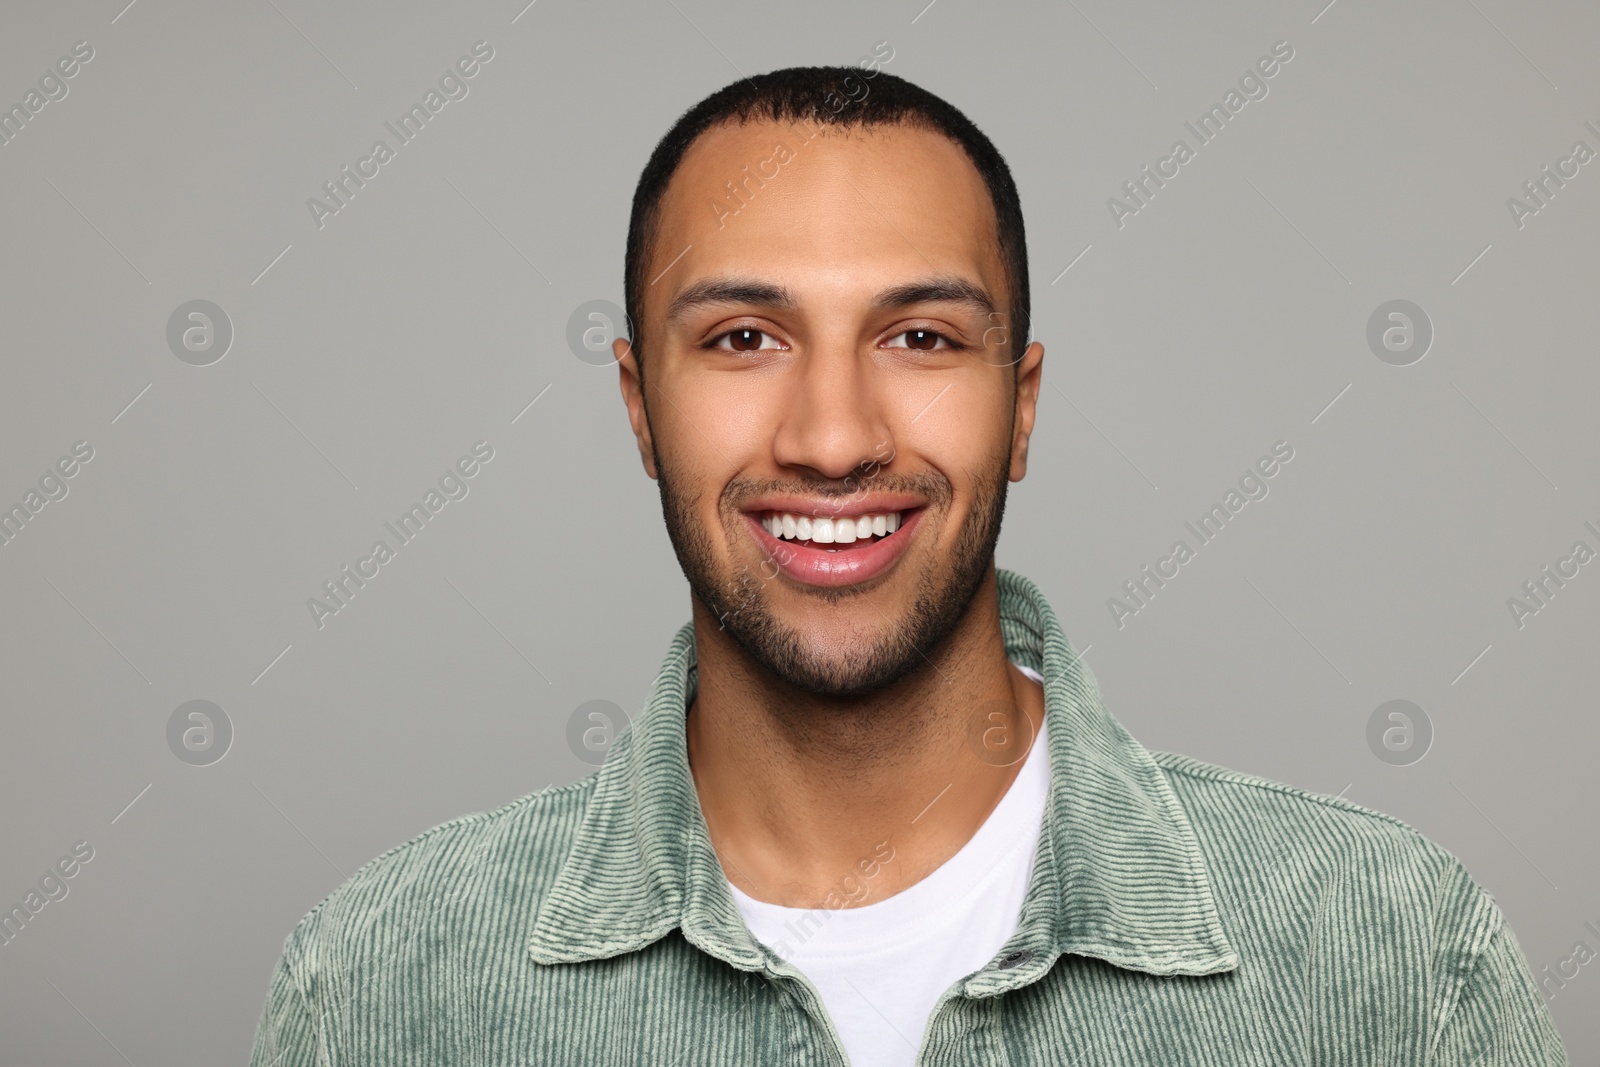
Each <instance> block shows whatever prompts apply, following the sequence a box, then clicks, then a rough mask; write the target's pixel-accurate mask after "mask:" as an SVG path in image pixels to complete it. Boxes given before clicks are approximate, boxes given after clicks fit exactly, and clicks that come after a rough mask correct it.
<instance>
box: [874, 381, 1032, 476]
mask: <svg viewBox="0 0 1600 1067" xmlns="http://www.w3.org/2000/svg"><path fill="white" fill-rule="evenodd" d="M1005 373H1006V374H1010V373H1011V371H1010V370H1009V369H1006V370H1005ZM975 377H976V376H974V378H975ZM946 386H948V388H946ZM941 390H943V392H942V393H941ZM903 394H904V398H905V399H904V400H903V401H902V402H901V403H900V404H899V405H898V407H899V408H900V409H901V413H900V414H899V415H898V417H897V419H896V422H895V424H894V425H895V443H896V446H897V447H898V448H900V449H902V450H905V451H908V452H914V453H915V454H917V455H919V456H921V457H923V459H924V460H925V461H926V462H928V463H929V464H931V465H932V466H934V467H937V468H938V469H939V470H941V471H943V472H944V474H945V476H946V477H947V478H949V479H950V480H951V482H952V484H953V485H954V486H955V488H956V491H957V493H958V494H960V493H961V492H962V490H963V482H965V481H968V480H970V478H971V477H972V476H973V475H974V474H975V473H977V472H987V471H988V470H989V468H990V467H991V466H992V465H993V464H994V463H996V462H998V459H999V457H1002V456H1004V455H1006V454H1008V453H1009V451H1010V446H1011V440H1010V434H1009V429H1010V426H1011V407H1010V403H1011V401H1010V393H1009V391H1008V390H1002V389H996V388H995V387H994V386H993V384H992V383H990V382H988V381H983V380H973V379H972V378H965V377H957V378H951V379H949V380H947V381H942V382H939V381H931V380H930V381H925V382H915V383H912V384H908V385H907V386H906V387H905V389H904V390H903Z"/></svg>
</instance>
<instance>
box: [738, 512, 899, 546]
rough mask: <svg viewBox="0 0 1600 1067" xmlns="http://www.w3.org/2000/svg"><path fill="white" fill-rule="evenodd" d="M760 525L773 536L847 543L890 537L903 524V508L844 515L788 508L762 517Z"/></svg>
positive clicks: (797, 539)
mask: <svg viewBox="0 0 1600 1067" xmlns="http://www.w3.org/2000/svg"><path fill="white" fill-rule="evenodd" d="M761 528H762V529H764V530H766V531H767V532H768V533H769V534H771V535H772V536H773V537H781V538H783V539H784V540H786V541H812V542H815V543H817V544H819V545H831V544H835V543H837V544H841V545H848V544H851V543H852V542H855V541H864V540H866V539H867V538H870V537H873V536H877V537H887V536H888V535H889V534H892V533H894V532H895V531H896V530H898V529H899V528H900V512H898V511H885V512H879V513H877V514H874V515H852V516H847V517H841V518H831V517H823V516H820V515H818V516H811V515H798V514H795V513H794V512H788V511H785V512H772V513H769V514H767V515H764V516H763V517H762V519H761Z"/></svg>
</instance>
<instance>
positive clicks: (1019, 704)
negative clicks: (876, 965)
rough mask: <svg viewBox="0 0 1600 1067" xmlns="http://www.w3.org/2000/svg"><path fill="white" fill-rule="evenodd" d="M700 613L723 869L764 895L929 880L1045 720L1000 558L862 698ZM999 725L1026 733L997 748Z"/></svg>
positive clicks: (827, 895)
mask: <svg viewBox="0 0 1600 1067" xmlns="http://www.w3.org/2000/svg"><path fill="white" fill-rule="evenodd" d="M694 611H695V652H696V658H697V663H698V671H699V684H698V692H697V695H696V698H695V701H694V703H693V705H691V706H690V708H689V712H688V720H687V724H686V728H687V731H688V736H687V742H688V752H689V766H690V770H691V772H692V773H693V775H694V781H695V788H696V790H697V791H698V793H699V796H700V807H701V810H702V812H703V813H704V815H705V819H706V826H707V828H708V830H709V832H710V836H711V843H712V846H713V847H714V848H715V849H716V852H717V855H718V857H719V859H721V861H722V867H723V870H724V871H725V872H726V874H727V876H728V879H729V881H731V882H732V883H733V884H734V885H735V886H737V887H738V888H739V889H741V890H742V891H744V892H745V893H747V894H749V895H750V896H752V897H754V898H755V899H757V900H763V901H767V902H769V903H774V904H782V905H786V906H790V907H805V908H815V907H856V906H860V905H863V904H869V903H872V902H874V901H877V900H881V899H883V898H885V897H889V896H893V895H894V894H895V893H898V892H900V891H901V890H903V889H906V888H908V887H909V886H911V885H914V884H916V883H917V882H919V881H921V880H922V879H923V878H924V877H926V876H927V875H928V874H929V873H931V872H932V871H933V870H934V869H936V868H937V867H939V866H940V865H941V864H943V863H944V862H945V861H946V860H948V859H949V858H950V857H951V856H953V855H955V854H956V852H958V851H960V849H961V847H962V846H963V845H964V844H966V842H967V841H968V840H969V839H970V838H971V837H972V835H973V834H974V833H975V832H976V831H977V830H978V828H979V827H980V826H982V825H983V822H984V820H985V819H987V818H988V817H989V814H990V813H991V812H992V811H993V810H994V808H995V806H996V805H997V804H999V802H1000V800H1001V798H1002V797H1004V796H1005V793H1006V790H1007V789H1008V788H1010V785H1011V783H1012V781H1013V780H1014V779H1015V778H1016V775H1017V773H1018V771H1020V769H1021V767H1022V762H1023V756H1024V754H1025V752H1026V746H1027V744H1028V742H1029V741H1031V739H1032V738H1034V737H1036V736H1038V731H1039V727H1040V725H1041V724H1042V723H1043V721H1044V692H1043V690H1042V689H1041V688H1040V686H1039V685H1038V683H1036V682H1034V681H1032V680H1031V679H1029V678H1027V677H1026V676H1025V675H1023V674H1022V673H1021V672H1020V671H1018V670H1017V669H1016V667H1015V666H1014V665H1012V664H1011V663H1010V662H1009V661H1008V660H1007V658H1006V652H1005V645H1004V641H1003V640H1002V637H1001V633H1000V605H999V595H998V588H997V585H996V579H995V572H994V568H993V567H992V566H991V567H990V569H989V573H988V575H987V576H986V577H985V579H984V581H983V584H982V585H981V586H980V587H979V590H978V594H977V595H976V596H975V597H974V598H973V601H972V604H971V605H970V606H969V608H968V610H967V612H966V615H965V616H964V617H963V619H962V621H961V622H960V624H959V625H958V626H957V627H956V630H955V631H954V632H953V633H952V634H951V635H950V636H949V637H948V638H946V639H945V640H944V641H943V642H942V643H941V644H940V645H939V646H938V647H937V648H933V649H924V650H923V653H924V655H923V656H922V657H919V660H920V662H919V665H918V667H917V669H916V670H914V671H912V672H911V673H910V674H909V675H907V676H906V677H905V678H903V679H901V680H900V681H899V682H896V683H895V684H893V685H891V686H888V687H887V688H885V689H883V690H881V691H879V692H877V693H873V694H871V695H869V696H865V697H861V698H859V699H838V698H833V697H826V696H821V695H819V694H816V693H813V692H809V691H806V690H801V689H796V688H795V687H793V686H791V685H789V684H788V683H787V682H785V681H784V680H782V679H780V678H778V677H776V676H775V675H773V674H771V673H770V672H769V671H767V670H766V669H765V668H764V667H762V666H760V665H759V664H757V663H755V662H754V661H753V660H751V659H750V658H749V656H747V655H746V654H745V653H744V651H743V650H742V649H740V648H739V647H738V646H737V645H736V644H734V642H733V641H732V640H731V639H730V638H729V636H728V635H727V634H726V633H725V632H723V631H722V630H721V629H720V628H719V627H718V626H717V624H716V619H715V617H714V616H712V615H711V613H710V612H708V611H706V610H705V609H704V607H703V606H702V605H701V604H700V603H699V602H698V600H696V602H695V605H694ZM986 731H987V737H988V738H989V739H990V740H992V739H993V738H995V737H997V736H1002V733H1001V732H1002V731H1003V735H1004V736H1010V737H1013V738H1015V739H1017V741H1018V744H1017V745H1015V746H1014V747H1012V748H1011V749H1008V750H1006V751H1003V752H998V753H997V752H995V751H993V750H992V749H991V750H988V752H987V758H985V751H986V750H985V749H983V747H982V745H983V740H984V738H985V736H986ZM891 857H892V858H891Z"/></svg>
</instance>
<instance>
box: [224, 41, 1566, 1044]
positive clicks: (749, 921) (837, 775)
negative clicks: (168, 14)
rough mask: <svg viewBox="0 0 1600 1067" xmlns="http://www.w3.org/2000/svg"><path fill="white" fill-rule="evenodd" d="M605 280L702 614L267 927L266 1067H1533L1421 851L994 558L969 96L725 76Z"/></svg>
mask: <svg viewBox="0 0 1600 1067" xmlns="http://www.w3.org/2000/svg"><path fill="white" fill-rule="evenodd" d="M626 275H627V278H626V284H627V299H628V305H629V317H630V319H631V321H632V324H633V327H634V330H633V336H632V339H631V343H630V342H629V341H628V340H626V339H619V340H618V341H617V344H616V346H615V351H616V356H617V362H618V366H619V369H620V374H621V385H622V393H623V397H624V400H625V402H626V405H627V411H628V418H629V420H630V422H631V424H632V428H633V432H634V435H635V437H636V438H637V442H638V447H639V454H640V457H641V459H642V460H643V463H644V468H645V470H646V472H647V473H648V474H649V475H650V476H651V477H652V478H655V479H656V480H657V482H658V483H659V486H660V492H661V499H662V508H663V513H664V515H665V518H666V525H667V529H668V532H669V534H670V536H671V539H672V544H673V547H674V548H675V550H676V552H677V556H678V559H679V561H680V563H681V565H682V567H683V570H684V574H685V575H686V577H687V578H688V581H689V585H690V588H691V589H692V591H693V594H694V596H693V599H692V602H691V607H692V610H693V616H692V622H691V623H689V624H688V625H686V626H685V627H684V628H683V629H682V630H680V631H679V633H678V635H677V637H676V639H675V640H674V641H673V643H672V645H671V647H670V649H669V650H668V653H667V656H666V659H665V662H664V665H663V667H662V669H661V673H660V675H659V676H658V678H657V681H656V683H655V686H654V691H653V693H652V695H651V697H650V699H649V702H648V704H647V706H646V708H645V709H644V711H643V712H642V713H641V714H640V716H639V717H638V719H637V720H636V721H635V722H634V724H633V726H632V728H631V729H630V730H629V731H628V732H627V733H626V734H624V735H623V736H622V737H621V738H620V739H619V740H618V741H617V743H616V745H615V747H614V748H613V750H612V752H611V753H610V756H609V758H608V760H607V763H606V765H605V766H604V767H603V768H602V769H601V770H600V771H599V772H598V773H597V774H595V775H592V776H590V777H588V778H585V779H583V780H582V781H579V782H576V783H573V784H572V785H569V786H566V787H564V788H561V789H554V790H548V791H545V792H542V793H538V794H534V795H532V796H528V797H524V798H523V799H521V800H519V801H516V802H515V803H512V804H510V805H508V806H507V807H504V808H501V809H500V810H498V811H494V812H489V813H486V814H479V815H473V816H468V817H466V818H464V819H461V820H458V821H456V822H452V823H447V824H445V825H443V826H440V827H436V828H435V829H433V830H430V831H429V832H427V833H425V834H423V835H422V836H421V837H418V838H417V839H415V840H413V841H411V842H410V843H408V844H406V845H404V846H402V847H400V848H398V849H396V850H394V851H391V852H389V853H387V854H386V855H384V856H382V857H380V858H379V859H378V860H375V861H374V862H373V863H371V864H369V865H368V866H367V867H365V868H363V869H362V870H361V871H360V872H358V873H357V874H356V875H355V877H353V878H352V879H351V880H350V881H349V882H347V883H346V884H345V885H344V886H342V887H340V888H339V889H338V890H337V891H335V892H334V893H333V894H332V895H331V896H330V897H329V898H328V899H326V900H325V901H323V902H322V904H320V905H319V906H318V907H317V908H316V910H314V911H313V912H312V913H311V914H310V915H308V916H307V917H306V918H305V919H304V920H303V921H302V922H301V923H300V924H299V926H298V927H297V928H296V929H295V931H294V932H293V933H292V934H291V936H290V937H289V939H288V941H287V942H286V944H285V948H284V953H283V958H282V961H281V962H280V964H279V966H278V969H277V971H276V973H275V975H274V977H273V983H272V988H271V992H270V995H269V998H268V1002H267V1005H266V1009H265V1011H264V1013H263V1016H262V1020H261V1025H260V1029H259V1034H258V1037H257V1043H256V1048H255V1058H254V1062H255V1064H256V1065H257V1067H269V1065H278V1067H300V1065H310V1064H319V1065H341V1064H352V1065H353V1064H382V1065H384V1067H399V1065H409V1064H418V1065H421V1064H453V1063H459V1064H468V1063H470V1064H485V1065H488V1064H513V1063H515V1064H560V1065H563V1067H565V1065H575V1064H662V1065H672V1064H735V1065H747V1064H818V1065H822V1064H828V1065H841V1064H846V1063H849V1064H855V1065H874V1067H877V1065H886V1064H890V1065H892V1064H911V1063H913V1062H915V1063H920V1064H951V1065H955V1064H961V1065H968V1064H1010V1065H1016V1067H1020V1065H1043V1064H1168V1063H1185V1064H1202V1065H1221V1064H1229V1065H1235V1064H1262V1065H1267V1064H1272V1065H1277V1064H1286V1063H1305V1064H1325V1065H1330V1067H1331V1065H1338V1067H1347V1065H1352V1064H1367V1063H1381V1064H1385V1065H1400V1064H1460V1065H1463V1067H1465V1065H1467V1064H1474V1065H1478V1067H1490V1065H1507V1064H1542V1065H1549V1064H1562V1063H1565V1062H1566V1058H1565V1054H1564V1052H1563V1051H1562V1048H1561V1044H1560V1040H1559V1038H1558V1037H1557V1035H1556V1032H1555V1030H1554V1028H1553V1026H1552V1024H1551V1022H1550V1019H1549V1017H1548V1015H1547V1013H1546V1011H1545V1009H1544V1006H1543V1004H1542V1003H1541V1001H1540V998H1539V996H1538V993H1537V990H1536V988H1535V986H1534V984H1533V982H1532V980H1531V977H1530V975H1529V973H1528V969H1527V967H1526V964H1525V962H1524V961H1523V958H1522V956H1521V953H1520V950H1519V948H1518V945H1517V942H1516V940H1515V938H1514V937H1513V935H1512V932H1511V930H1510V928H1509V927H1508V926H1507V925H1506V923H1505V920H1504V919H1503V917H1502V916H1501V913H1500V911H1499V910H1498V908H1497V907H1496V906H1495V904H1494V902H1493V901H1492V900H1491V899H1490V898H1489V896H1488V895H1487V894H1486V893H1485V892H1484V891H1483V890H1482V889H1481V888H1479V887H1478V886H1477V885H1476V884H1475V883H1474V882H1473V881H1472V880H1471V879H1470V878H1469V876H1468V875H1467V874H1466V872H1465V871H1464V870H1463V869H1462V867H1461V866H1460V864H1459V863H1458V862H1457V861H1456V860H1455V859H1453V858H1452V857H1451V856H1450V855H1449V854H1448V853H1446V852H1445V851H1444V850H1442V849H1441V848H1439V847H1437V846H1436V845H1433V844H1431V843H1430V842H1428V841H1426V840H1424V839H1423V838H1422V837H1421V836H1419V835H1418V834H1417V833H1415V832H1414V831H1412V830H1410V829H1409V828H1407V827H1405V826H1404V825H1402V824H1400V823H1398V822H1396V821H1395V820H1393V819H1389V818H1387V817H1385V816H1382V815H1378V814H1376V813H1373V812H1369V811H1366V810H1364V809H1362V808H1359V807H1357V806H1355V805H1353V804H1350V803H1347V802H1344V801H1342V800H1339V799H1336V798H1331V797H1322V796H1314V795H1311V794H1307V793H1304V792H1301V791H1299V790H1296V789H1292V788H1289V787H1287V786H1282V785H1277V784H1274V783H1271V782H1267V781H1263V780H1260V779H1256V778H1252V777H1249V776H1247V775H1242V774H1236V773H1234V772H1231V771H1227V770H1223V769H1221V768H1218V767H1212V766H1208V765H1205V764H1202V763H1199V762H1196V761H1194V760H1190V759H1187V758H1184V757H1181V756H1172V755H1153V754H1151V753H1149V752H1147V751H1146V750H1145V749H1144V748H1142V747H1141V746H1140V745H1139V744H1138V743H1137V742H1136V741H1134V740H1133V738H1132V737H1130V736H1129V735H1128V734H1127V733H1126V732H1125V731H1124V730H1123V729H1122V727H1121V726H1119V725H1118V724H1117V722H1116V721H1115V720H1114V719H1112V718H1111V717H1110V716H1109V715H1108V713H1107V712H1106V711H1105V710H1104V708H1103V707H1102V706H1101V703H1100V698H1099V694H1098V691H1097V689H1096V687H1095V683H1094V681H1093V678H1092V676H1091V674H1090V672H1089V670H1088V668H1087V667H1086V666H1085V665H1084V663H1083V662H1082V661H1081V660H1080V659H1079V658H1078V657H1077V655H1076V654H1075V653H1074V652H1073V651H1072V648H1071V646H1070V645H1069V643H1068V641H1067V638H1066V635H1065V634H1064V633H1063V632H1062V630H1061V627H1060V625H1059V624H1058V622H1057V621H1056V617H1055V614H1054V613H1053V611H1052V610H1051V608H1050V606H1049V604H1048V603H1046V601H1045V599H1044V597H1043V596H1042V595H1041V593H1040V591H1039V589H1038V588H1037V587H1036V586H1035V585H1034V584H1033V583H1031V582H1030V581H1028V579H1026V578H1024V577H1022V576H1020V575H1017V574H1012V573H1010V572H1006V571H997V570H996V568H995V566H994V546H995V542H996V539H997V537H998V535H999V530H1000V519H1001V514H1002V512H1003V509H1004V505H1005V493H1006V487H1007V483H1008V481H1019V480H1021V479H1022V477H1023V476H1024V474H1025V473H1026V471H1027V463H1028V441H1029V436H1030V434H1031V433H1032V430H1033V426H1034V418H1035V413H1036V405H1037V401H1038V396H1039V385H1040V380H1041V373H1042V361H1043V356H1044V349H1043V348H1042V346H1041V345H1040V344H1038V343H1037V342H1034V343H1027V322H1028V280H1027V260H1026V246H1025V242H1024V239H1023V225H1022V214H1021V209H1020V205H1019V202H1018V197H1017V192H1016V187H1015V185H1014V184H1013V182H1012V179H1011V176H1010V173H1009V171H1008V169H1007V167H1006V165H1005V163H1004V161H1003V160H1002V159H1001V157H1000V155H999V153H998V152H997V151H996V150H995V148H994V146H993V145H992V144H991V143H990V142H989V140H988V139H987V138H986V137H985V136H984V135H983V134H982V133H980V132H979V131H978V130H977V129H976V127H974V126H973V125H972V123H971V122H969V121H968V120H967V119H966V118H965V117H964V116H963V115H961V114H960V113H959V112H958V111H956V110H955V109H954V108H952V107H950V106H949V105H948V104H946V103H945V102H943V101H942V100H940V99H938V98H937V97H934V96H932V95H931V94H929V93H927V92H925V91H923V90H921V89H919V88H917V87H915V86H913V85H911V84H909V83H907V82H905V81H903V80H901V79H898V78H895V77H893V76H890V75H887V74H879V75H877V76H876V77H873V78H871V79H868V78H866V77H865V76H864V75H863V74H862V73H861V72H859V71H850V70H846V69H834V68H801V69H793V70H785V71H778V72H776V73H773V74H767V75H763V76H759V77H755V78H750V79H746V80H744V81H741V82H738V83H736V84H734V85H731V86H729V87H728V88H726V89H723V90H721V91H720V92H718V93H716V94H714V95H712V96H711V97H709V98H708V99H706V100H704V101H702V102H701V103H700V104H698V105H696V107H694V108H693V109H691V110H690V111H689V112H688V113H686V114H685V115H684V116H683V117H682V118H681V119H680V120H679V122H678V123H677V125H676V126H674V127H673V129H672V130H671V131H670V132H669V133H668V134H667V135H666V137H665V138H664V139H663V140H662V142H661V143H660V145H658V146H657V148H656V150H655V152H654V154H653V155H652V156H651V158H650V160H649V162H648V164H647V165H646V167H645V170H644V173H643V175H642V177H641V179H640V182H639V186H638V190H637V192H636V194H635V198H634V205H633V215H632V221H631V226H630V229H629V235H628V248H627V264H626Z"/></svg>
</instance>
